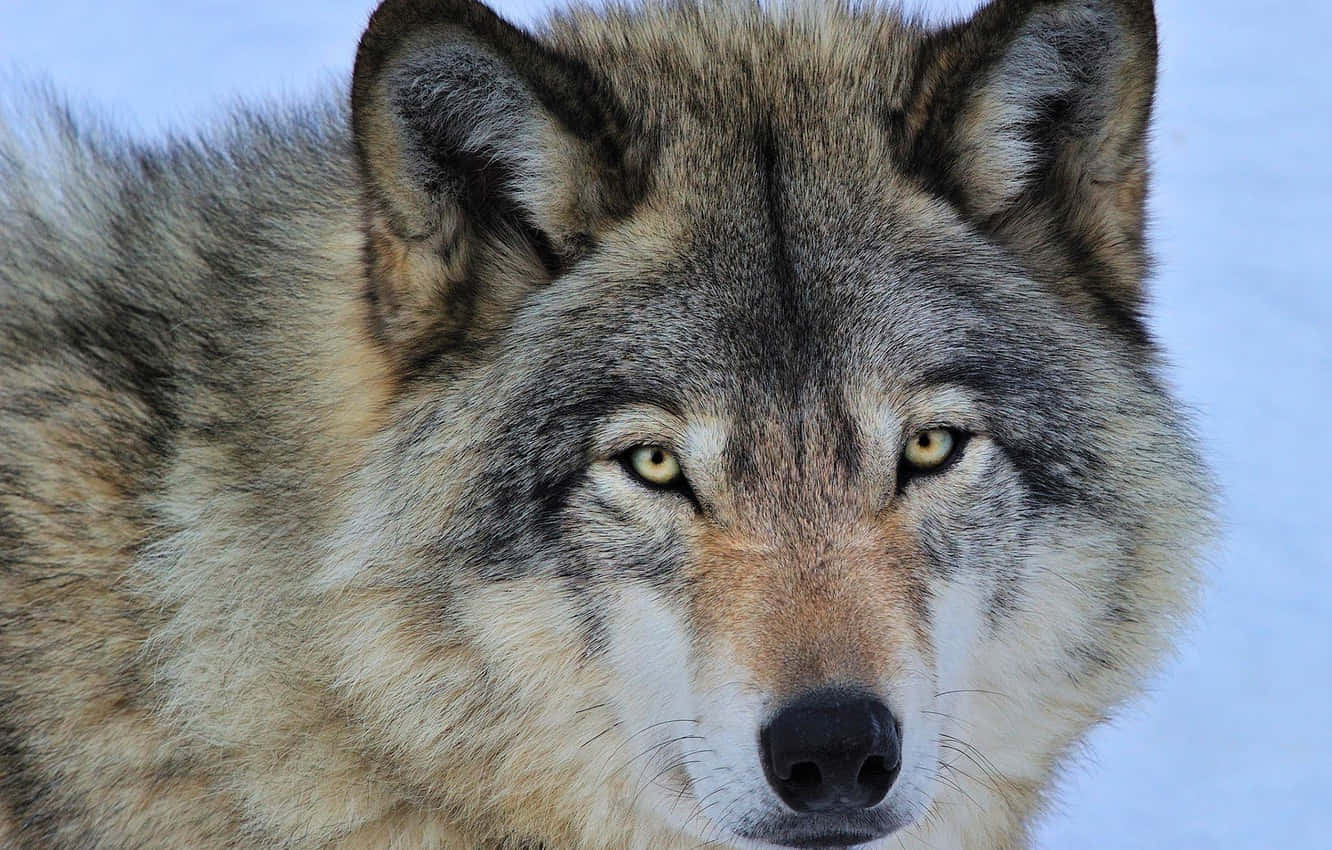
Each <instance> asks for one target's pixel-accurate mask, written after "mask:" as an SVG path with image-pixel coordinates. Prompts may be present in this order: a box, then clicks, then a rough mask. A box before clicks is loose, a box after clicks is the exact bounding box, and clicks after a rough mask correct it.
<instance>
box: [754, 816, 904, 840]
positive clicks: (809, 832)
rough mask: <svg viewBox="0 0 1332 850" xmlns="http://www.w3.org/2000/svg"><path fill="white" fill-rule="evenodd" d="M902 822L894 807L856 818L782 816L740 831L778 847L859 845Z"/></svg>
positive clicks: (897, 826)
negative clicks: (892, 809)
mask: <svg viewBox="0 0 1332 850" xmlns="http://www.w3.org/2000/svg"><path fill="white" fill-rule="evenodd" d="M903 825H904V824H903V823H902V822H901V820H899V819H898V818H897V817H895V816H894V814H893V813H892V811H891V810H889V811H881V812H876V813H875V814H873V815H869V814H866V815H862V816H859V817H856V818H846V817H838V816H833V815H780V816H777V817H770V818H764V819H763V820H761V821H759V822H758V823H755V824H752V825H750V826H748V827H747V828H745V829H743V830H740V831H739V834H740V835H741V837H743V838H750V839H754V840H756V841H762V842H763V843H764V844H770V845H776V846H778V847H857V846H859V845H861V844H866V843H868V842H871V841H875V840H877V839H880V838H883V837H884V836H885V835H888V834H889V833H891V832H893V831H894V830H896V829H898V828H899V827H901V826H903Z"/></svg>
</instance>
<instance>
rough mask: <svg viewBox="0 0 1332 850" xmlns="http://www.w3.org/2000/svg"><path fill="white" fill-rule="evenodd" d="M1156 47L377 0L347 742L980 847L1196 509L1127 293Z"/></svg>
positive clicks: (793, 832)
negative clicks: (355, 732) (541, 28)
mask: <svg viewBox="0 0 1332 850" xmlns="http://www.w3.org/2000/svg"><path fill="white" fill-rule="evenodd" d="M1154 74H1155V30H1154V22H1153V16H1152V10H1151V4H1150V3H1149V2H1147V0H1044V2H1038V0H996V2H993V3H991V4H990V5H988V6H986V7H985V8H984V9H982V10H981V11H980V12H979V13H978V14H977V15H976V17H975V18H974V19H972V20H970V21H968V22H965V23H961V24H959V25H957V26H953V27H951V28H947V29H944V30H941V31H926V30H924V29H922V28H919V27H917V26H915V25H912V24H908V23H904V22H902V21H900V20H898V19H897V18H895V17H893V16H891V15H887V14H884V13H882V12H880V11H877V10H870V9H865V10H852V9H849V8H846V7H842V6H827V7H823V6H816V5H802V6H798V7H796V8H783V9H781V10H779V11H765V10H761V9H759V8H757V7H753V6H748V5H741V4H719V5H715V6H714V5H704V6H697V5H693V4H688V3H685V4H680V5H678V6H669V7H661V8H658V7H649V8H647V9H644V10H633V11H630V10H622V9H614V10H611V11H609V12H606V13H604V16H601V15H598V14H594V13H590V12H588V13H579V14H578V15H575V16H573V17H569V18H564V19H557V20H555V21H554V22H553V23H552V24H550V25H549V29H548V30H547V31H545V32H544V33H542V34H541V35H540V36H539V37H534V36H531V35H529V34H527V33H524V32H522V31H520V30H518V29H516V28H514V27H512V26H510V25H509V24H507V23H505V22H503V21H502V20H500V19H499V18H497V17H496V16H495V15H494V14H493V13H491V12H490V11H489V10H488V9H486V8H485V7H483V6H480V5H476V4H473V3H470V2H465V0H454V1H453V2H438V0H431V1H430V2H427V0H389V2H387V3H385V4H384V5H383V6H382V7H381V8H380V9H379V11H378V12H377V13H376V14H375V16H374V18H373V19H372V21H371V23H370V27H369V30H368V31H367V33H366V35H365V38H364V39H363V41H362V44H361V48H360V52H359V54H358V57H357V64H356V73H355V80H354V88H353V123H354V138H355V142H356V145H357V151H358V155H359V160H360V164H361V169H362V175H363V179H364V200H365V215H364V222H365V233H366V250H367V269H368V281H369V283H368V286H367V290H366V293H367V304H368V305H369V310H368V311H369V315H370V317H371V323H372V327H373V331H374V333H375V334H376V338H377V339H378V340H379V342H380V343H381V344H382V346H383V348H384V350H385V351H387V352H389V353H390V356H391V358H392V360H393V363H394V364H395V366H394V368H395V369H396V372H395V381H396V385H397V387H398V392H397V402H396V404H395V406H394V408H393V411H394V412H393V422H394V424H393V425H392V427H391V428H389V429H387V430H386V432H385V433H384V435H383V437H382V439H381V441H380V444H379V448H378V450H377V453H376V457H375V460H374V462H373V463H372V464H371V465H370V466H369V467H368V468H367V469H366V470H365V472H364V475H363V476H362V478H361V481H360V483H359V485H358V490H357V493H358V495H357V499H356V502H355V504H353V505H351V506H350V511H351V515H352V518H351V519H350V520H349V522H348V523H347V532H346V535H345V537H344V539H342V540H340V541H337V542H338V546H339V547H340V548H341V552H342V554H341V555H340V556H339V557H338V558H336V559H335V560H334V563H333V564H332V566H330V567H329V569H328V570H327V571H326V572H325V574H324V576H323V581H324V583H325V586H326V587H329V588H336V589H337V590H338V591H339V592H341V593H344V594H346V595H347V596H348V597H350V598H356V599H358V600H360V602H358V603H357V607H356V610H355V613H354V616H350V617H348V619H347V622H346V628H345V630H344V631H343V632H341V634H344V635H345V637H344V638H343V642H342V644H341V648H340V652H341V653H342V659H343V660H342V662H341V664H342V679H341V680H340V683H339V686H340V687H341V688H343V689H344V690H345V691H346V693H347V694H349V695H350V699H351V700H352V702H353V704H354V705H355V708H354V709H353V711H354V713H356V714H357V715H358V716H360V717H362V718H363V719H362V720H361V721H360V722H361V723H362V724H363V725H364V727H365V728H366V729H368V730H370V732H368V733H367V737H368V739H369V740H371V741H372V742H373V744H372V748H375V749H377V750H378V751H380V752H382V753H383V754H385V755H386V756H387V757H389V759H390V761H391V763H392V764H393V765H394V766H395V769H396V770H397V771H399V773H398V775H399V776H401V777H403V778H404V780H405V781H408V782H409V786H410V787H412V788H416V789H419V793H421V794H423V795H425V796H426V797H427V798H429V799H432V800H437V801H438V802H439V804H440V805H442V806H444V807H445V808H447V809H449V810H451V811H453V812H455V813H457V815H458V816H459V817H460V818H465V819H468V820H469V821H470V822H472V823H474V824H476V825H478V826H477V829H481V830H489V831H491V832H493V834H495V835H513V834H518V835H529V836H531V837H533V838H536V839H544V840H546V841H548V842H550V843H551V846H556V847H564V846H584V845H586V846H594V845H595V846H613V847H630V846H665V843H666V842H668V841H670V840H672V839H670V838H669V836H693V838H692V839H691V842H693V843H696V842H697V841H698V840H700V839H702V840H715V841H718V842H720V843H723V844H728V843H729V844H736V845H742V846H755V847H757V846H771V845H781V846H796V847H829V846H847V845H854V844H861V843H865V842H872V841H875V840H876V839H879V838H881V837H883V836H886V835H889V834H890V833H894V832H896V831H899V830H904V829H905V830H908V832H907V833H905V834H908V835H925V836H928V835H929V834H932V835H934V836H936V837H937V840H938V841H940V842H941V843H940V844H939V845H938V846H949V847H959V846H976V845H973V844H972V843H971V842H976V841H981V840H982V839H985V840H989V841H992V842H993V844H994V845H1002V846H1008V844H1007V843H1006V842H1007V841H1009V840H1011V838H1012V836H1014V835H1016V834H1017V833H1018V832H1019V831H1020V829H1021V822H1022V820H1023V818H1024V816H1025V815H1026V813H1027V812H1028V811H1030V809H1031V806H1032V804H1033V801H1034V800H1035V798H1036V797H1037V796H1038V795H1039V791H1040V789H1041V788H1042V787H1043V785H1044V784H1045V783H1046V782H1047V781H1048V778H1049V774H1050V771H1051V769H1052V766H1053V761H1054V759H1055V758H1056V757H1057V756H1058V755H1059V754H1060V753H1061V752H1062V751H1064V750H1065V749H1066V748H1067V747H1068V746H1069V744H1070V743H1071V742H1073V741H1074V740H1076V738H1077V736H1078V735H1079V734H1080V733H1081V732H1082V731H1083V730H1084V729H1085V728H1086V727H1087V726H1088V725H1089V724H1090V723H1092V722H1095V721H1096V720H1098V719H1100V718H1101V717H1102V716H1103V712H1104V711H1105V710H1106V709H1107V707H1109V706H1111V705H1112V704H1113V703H1114V702H1116V701H1117V700H1119V699H1122V698H1123V697H1124V696H1125V695H1126V694H1127V693H1129V692H1130V689H1131V687H1132V685H1133V683H1134V682H1135V680H1136V678H1137V677H1138V676H1139V675H1140V674H1141V672H1142V670H1143V669H1144V667H1145V666H1146V665H1148V664H1149V663H1150V662H1151V661H1152V660H1153V659H1154V658H1155V657H1156V656H1157V655H1158V654H1159V651H1160V649H1161V647H1162V642H1163V632H1164V631H1165V629H1166V627H1167V626H1168V624H1169V620H1170V619H1171V618H1172V617H1173V616H1174V615H1175V614H1176V613H1177V612H1178V611H1179V610H1180V609H1181V607H1182V605H1183V603H1184V601H1185V600H1186V599H1187V595H1188V594H1187V590H1188V586H1189V584H1190V580H1191V570H1192V566H1191V564H1192V559H1193V550H1194V547H1195V544H1196V543H1197V540H1198V537H1199V535H1200V534H1201V527H1202V525H1203V524H1204V515H1205V511H1206V498H1205V494H1204V484H1203V483H1202V479H1203V476H1202V473H1201V472H1200V467H1199V463H1198V460H1197V457H1196V454H1195V449H1194V446H1193V444H1192V442H1191V439H1190V436H1189V433H1188V430H1187V427H1186V426H1185V425H1184V424H1182V423H1181V420H1180V417H1179V415H1178V414H1177V413H1176V411H1175V409H1174V406H1173V404H1172V402H1171V400H1170V399H1169V397H1168V396H1167V394H1166V393H1165V392H1164V390H1163V389H1162V386H1161V384H1160V381H1159V377H1158V362H1157V357H1156V354H1155V353H1154V351H1153V348H1152V345H1151V342H1150V340H1149V338H1148V335H1147V333H1146V331H1145V330H1144V327H1143V324H1142V322H1141V320H1140V316H1139V309H1140V307H1141V305H1142V300H1143V294H1142V289H1141V284H1142V278H1143V275H1144V267H1145V254H1144V247H1143V200H1144V193H1145V185H1146V166H1145V162H1144V140H1145V137H1146V131H1147V124H1148V119H1149V113H1150V109H1151V101H1152V93H1153V88H1154ZM927 830H934V832H933V833H927ZM987 836H988V838H987ZM899 837H900V835H899ZM680 840H682V841H683V840H685V839H684V838H683V837H682V838H681V839H680ZM654 842H655V843H654ZM987 846H991V845H987Z"/></svg>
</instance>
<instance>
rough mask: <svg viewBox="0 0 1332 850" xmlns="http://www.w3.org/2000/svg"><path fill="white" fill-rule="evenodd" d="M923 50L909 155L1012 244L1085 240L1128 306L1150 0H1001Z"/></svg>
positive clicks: (1149, 90) (1151, 59)
mask: <svg viewBox="0 0 1332 850" xmlns="http://www.w3.org/2000/svg"><path fill="white" fill-rule="evenodd" d="M925 51H926V53H925V59H926V68H927V70H926V72H925V76H924V80H923V85H922V86H921V91H922V95H921V96H922V97H923V98H926V99H928V102H927V103H925V104H918V105H917V106H916V108H917V109H918V110H920V111H923V112H928V113H929V114H930V115H931V118H930V121H929V123H928V126H927V127H926V128H925V130H924V131H923V132H922V133H921V134H920V135H919V137H918V139H917V140H916V151H915V154H914V157H913V158H914V159H915V160H916V161H917V162H918V163H920V164H923V166H924V167H923V170H924V171H926V172H927V173H929V174H930V175H931V176H932V178H933V179H934V181H935V183H936V184H937V185H940V186H941V187H942V188H943V190H944V191H945V192H946V193H947V194H949V196H950V197H951V198H952V199H953V200H954V201H955V202H956V203H957V204H958V206H959V207H960V208H961V209H962V210H963V212H964V213H965V214H966V215H967V216H968V217H970V218H972V219H973V220H974V221H976V222H977V223H978V224H980V225H981V226H983V227H986V228H988V229H991V230H993V231H994V232H996V233H997V234H998V235H999V236H1001V237H1002V238H1005V239H1006V240H1007V241H1009V242H1010V244H1012V245H1014V246H1015V247H1017V248H1019V249H1023V248H1026V249H1028V253H1041V250H1040V249H1044V248H1045V247H1046V245H1047V243H1048V242H1049V241H1051V240H1056V241H1057V240H1063V241H1064V242H1068V241H1069V240H1072V241H1073V242H1076V243H1077V244H1076V245H1074V246H1073V247H1072V248H1071V249H1070V250H1071V251H1072V252H1073V253H1076V254H1079V255H1081V256H1084V257H1085V258H1087V259H1088V262H1090V263H1092V264H1093V265H1099V266H1103V267H1104V268H1105V275H1104V276H1105V278H1106V282H1105V285H1106V287H1107V289H1108V290H1112V291H1111V292H1110V293H1109V294H1111V295H1112V296H1113V297H1116V298H1120V299H1121V300H1124V301H1125V302H1127V303H1129V304H1130V306H1132V304H1133V303H1135V302H1136V300H1137V297H1138V288H1139V285H1140V283H1141V277H1142V275H1143V273H1144V270H1145V263H1146V261H1145V254H1144V250H1143V204H1144V199H1145V194H1146V181H1147V165H1146V150H1145V149H1146V139H1147V128H1148V125H1149V122H1150V118H1151V108H1152V100H1153V95H1154V91H1155V84H1156V25H1155V17H1154V15H1153V12H1152V5H1151V2H1150V0H995V1H994V2H991V3H990V4H989V5H987V6H986V7H985V8H983V9H982V10H981V11H980V12H978V13H977V15H976V16H975V17H974V18H973V19H972V20H970V21H968V22H965V23H963V24H960V25H958V26H955V27H952V28H950V29H947V30H944V31H942V32H939V33H937V34H935V35H934V36H933V37H932V38H931V39H930V40H929V41H928V42H927V43H926V46H925ZM1045 253H1047V254H1048V250H1047V251H1045ZM1033 259H1034V260H1036V261H1037V262H1040V263H1045V262H1047V260H1048V259H1049V258H1048V257H1047V256H1040V257H1034V258H1033Z"/></svg>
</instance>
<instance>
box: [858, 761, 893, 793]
mask: <svg viewBox="0 0 1332 850" xmlns="http://www.w3.org/2000/svg"><path fill="white" fill-rule="evenodd" d="M896 778H897V765H893V769H892V770H889V768H888V764H887V762H886V761H885V760H884V758H883V756H870V757H869V758H867V759H865V763H864V764H862V765H861V766H860V773H858V774H857V775H856V784H858V785H860V786H861V787H862V788H865V789H866V790H868V791H869V792H870V793H871V794H878V795H879V796H880V797H882V796H883V795H884V794H886V793H888V788H889V786H891V785H892V784H893V780H894V779H896Z"/></svg>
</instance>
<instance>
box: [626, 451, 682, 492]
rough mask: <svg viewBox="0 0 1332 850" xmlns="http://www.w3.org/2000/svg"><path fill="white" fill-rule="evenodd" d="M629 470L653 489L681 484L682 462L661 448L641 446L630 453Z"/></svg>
mask: <svg viewBox="0 0 1332 850" xmlns="http://www.w3.org/2000/svg"><path fill="white" fill-rule="evenodd" d="M629 468H630V469H632V470H633V471H634V474H635V475H637V476H638V477H639V478H641V479H642V480H643V481H644V482H645V483H647V484H650V485H652V486H653V487H669V486H671V485H672V484H676V483H679V481H680V478H681V474H680V461H678V460H676V458H675V455H673V454H671V453H670V452H668V451H666V450H665V449H663V448H662V447H661V446H639V447H638V448H636V449H633V450H631V451H630V452H629Z"/></svg>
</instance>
